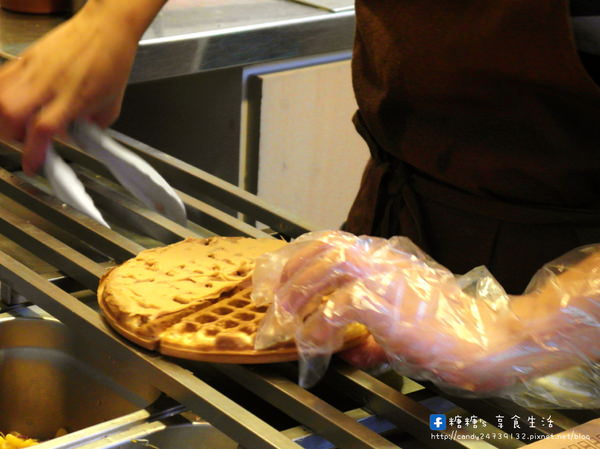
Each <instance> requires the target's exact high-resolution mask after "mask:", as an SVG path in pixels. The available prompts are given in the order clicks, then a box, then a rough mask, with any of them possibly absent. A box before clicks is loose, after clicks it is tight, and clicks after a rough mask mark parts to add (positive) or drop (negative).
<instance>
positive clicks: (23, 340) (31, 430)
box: [0, 314, 159, 439]
mask: <svg viewBox="0 0 600 449" xmlns="http://www.w3.org/2000/svg"><path fill="white" fill-rule="evenodd" d="M80 337H81V336H78V335H77V334H74V333H73V332H71V331H70V330H69V329H68V328H67V327H66V326H65V325H63V324H61V323H59V322H57V321H56V320H53V319H42V318H37V319H36V318H33V319H31V318H18V317H12V316H8V315H7V314H4V315H3V316H2V317H1V318H0V378H1V381H0V410H2V413H0V429H3V430H4V431H9V430H15V431H18V432H21V433H23V434H24V435H28V436H30V437H35V438H41V439H48V438H52V437H54V435H55V434H56V431H57V430H59V429H60V428H65V429H67V430H68V431H75V430H78V429H82V428H84V427H87V426H90V425H92V424H96V423H100V422H103V421H105V420H108V419H111V418H116V417H118V416H120V415H124V414H126V413H130V412H132V411H134V410H137V409H139V408H140V407H145V406H147V405H148V404H150V403H151V402H152V401H154V400H155V399H156V398H157V397H158V394H159V392H158V390H156V389H155V388H153V387H152V386H151V385H150V384H148V383H142V382H139V381H138V380H137V379H136V377H135V371H132V366H131V364H130V363H127V362H124V363H122V364H119V365H118V366H115V365H114V364H113V361H112V357H111V355H110V354H107V353H101V352H95V351H89V347H88V346H87V343H88V342H87V340H85V339H82V338H80ZM132 374H133V375H132Z"/></svg>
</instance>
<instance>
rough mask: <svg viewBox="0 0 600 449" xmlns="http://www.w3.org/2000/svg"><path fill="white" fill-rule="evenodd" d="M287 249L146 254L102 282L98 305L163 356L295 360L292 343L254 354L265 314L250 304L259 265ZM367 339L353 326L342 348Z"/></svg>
mask: <svg viewBox="0 0 600 449" xmlns="http://www.w3.org/2000/svg"><path fill="white" fill-rule="evenodd" d="M285 244H286V242H284V241H281V240H276V239H252V238H245V237H211V238H207V239H186V240H184V241H181V242H179V243H175V244H173V245H168V246H165V247H161V248H154V249H150V250H145V251H142V252H141V253H140V254H139V255H138V256H137V257H135V258H133V259H130V260H129V261H127V262H125V263H123V264H122V265H119V266H118V267H115V268H113V269H112V270H110V271H109V272H108V273H107V274H106V275H105V276H104V277H103V278H102V279H101V281H100V285H99V287H98V302H99V304H100V308H101V310H102V312H103V315H104V316H105V318H106V320H107V321H108V323H109V324H110V325H111V326H112V327H113V328H114V329H115V330H116V331H117V332H119V333H120V334H121V335H123V336H124V337H125V338H127V339H129V340H131V341H133V342H134V343H136V344H138V345H140V346H143V347H145V348H147V349H151V350H156V351H158V352H160V353H162V354H165V355H169V356H174V357H180V358H185V359H191V360H200V361H209V362H219V363H271V362H281V361H289V360H296V359H297V358H298V354H297V351H296V346H295V343H294V342H293V341H290V342H285V343H281V344H279V345H278V346H275V347H271V348H268V349H262V350H259V351H257V350H255V349H254V339H255V336H256V332H257V329H258V325H259V323H260V322H261V320H262V319H263V317H264V315H265V313H266V309H267V307H266V306H260V307H258V306H256V305H255V304H254V303H253V302H252V300H251V298H250V293H251V276H252V271H253V269H254V261H255V259H256V257H258V256H259V255H261V254H263V253H266V252H271V251H275V250H277V249H279V248H281V247H282V246H284V245H285ZM367 335H368V333H367V331H366V329H365V328H364V327H363V326H361V325H358V324H357V325H352V326H349V327H348V328H347V330H346V334H345V337H346V338H345V345H344V348H349V347H351V346H354V345H356V344H358V343H360V342H362V341H363V340H364V339H365V338H366V337H367Z"/></svg>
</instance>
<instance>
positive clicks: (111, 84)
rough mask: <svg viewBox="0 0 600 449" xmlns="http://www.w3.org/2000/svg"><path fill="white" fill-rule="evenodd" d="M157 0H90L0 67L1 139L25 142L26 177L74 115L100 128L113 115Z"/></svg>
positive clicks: (24, 166) (40, 162)
mask: <svg viewBox="0 0 600 449" xmlns="http://www.w3.org/2000/svg"><path fill="white" fill-rule="evenodd" d="M163 3H164V1H163V0H128V1H127V2H123V1H122V0H105V1H99V0H89V1H88V2H87V3H86V5H85V6H84V7H83V9H82V10H81V11H80V12H79V13H77V15H75V16H74V17H73V18H71V19H70V20H67V21H66V22H64V23H63V24H62V25H60V26H58V27H57V28H55V29H54V30H52V31H51V32H49V33H48V34H46V35H45V36H44V37H42V38H41V39H39V40H38V41H37V42H35V43H34V44H32V45H31V46H30V47H29V48H28V49H27V50H26V51H25V52H23V54H22V55H20V57H19V58H18V59H15V60H12V61H10V62H7V63H5V64H3V65H2V66H1V67H0V137H2V138H4V139H7V140H14V141H18V142H24V147H23V169H24V170H25V172H26V173H27V174H33V173H34V172H36V171H38V170H39V169H40V167H41V166H42V164H43V162H44V159H45V153H46V148H48V146H49V143H50V140H51V139H52V138H53V137H56V136H58V135H61V134H63V135H64V133H65V132H66V130H67V127H68V125H69V124H70V123H71V122H72V121H73V120H75V119H76V118H85V119H87V120H89V121H92V122H94V123H97V124H98V125H99V126H101V127H106V126H108V125H110V124H111V123H112V122H113V121H114V120H115V119H116V118H117V116H118V114H119V112H120V108H121V102H122V98H123V93H124V91H125V87H126V84H127V80H128V78H129V73H130V71H131V66H132V63H133V60H134V57H135V53H136V50H137V43H138V40H139V38H140V37H141V35H142V33H143V31H144V30H145V28H146V27H147V26H148V25H149V23H150V22H151V20H152V18H153V17H154V16H155V14H156V13H157V12H158V10H159V9H160V6H162V4H163Z"/></svg>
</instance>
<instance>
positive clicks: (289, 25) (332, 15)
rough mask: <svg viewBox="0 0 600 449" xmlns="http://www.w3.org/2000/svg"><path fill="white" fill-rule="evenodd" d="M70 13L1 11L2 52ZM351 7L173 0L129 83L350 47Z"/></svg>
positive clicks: (269, 0) (277, 0)
mask: <svg viewBox="0 0 600 449" xmlns="http://www.w3.org/2000/svg"><path fill="white" fill-rule="evenodd" d="M66 19H67V16H36V15H26V14H15V13H11V12H7V11H3V10H0V54H3V55H4V56H5V57H7V56H8V57H10V56H15V55H18V54H19V53H21V52H22V51H23V50H24V49H25V48H27V46H28V45H30V44H31V43H32V42H33V41H35V40H36V39H37V38H39V37H40V36H42V35H43V34H44V33H46V32H48V31H49V30H51V29H52V28H53V27H55V26H57V25H59V24H60V23H62V22H63V21H64V20H66ZM353 35H354V12H353V11H352V10H347V11H341V12H330V11H327V10H325V9H320V8H317V7H313V6H308V5H304V4H300V3H297V2H294V1H292V0H202V1H199V0H170V1H169V2H168V3H167V4H166V5H165V7H164V8H163V10H162V11H161V12H160V13H159V15H158V16H157V17H156V19H155V20H154V22H153V23H152V25H151V26H150V27H149V28H148V30H147V31H146V33H145V34H144V36H143V38H142V40H141V42H140V48H139V51H138V55H137V59H136V63H135V65H134V68H133V72H132V77H131V82H140V81H149V80H158V79H165V78H170V77H173V76H179V75H189V74H193V73H198V72H202V71H206V70H213V69H219V68H225V67H234V66H244V65H249V64H255V63H262V62H267V61H273V60H277V59H284V58H298V57H308V56H314V55H319V54H324V53H330V52H337V51H343V50H348V49H350V48H351V46H352V39H353Z"/></svg>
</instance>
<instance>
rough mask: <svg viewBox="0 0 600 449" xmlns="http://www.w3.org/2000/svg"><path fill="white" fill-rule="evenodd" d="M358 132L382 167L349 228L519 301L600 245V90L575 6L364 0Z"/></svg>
mask: <svg viewBox="0 0 600 449" xmlns="http://www.w3.org/2000/svg"><path fill="white" fill-rule="evenodd" d="M356 11H357V33H356V35H357V38H356V45H355V52H354V58H353V68H354V87H355V91H356V96H357V101H358V104H359V112H358V113H357V114H356V116H355V119H354V121H355V124H356V126H357V129H358V131H359V132H360V134H361V135H362V136H363V138H364V139H365V140H366V141H367V143H368V145H369V148H370V150H371V156H372V157H371V159H370V161H369V162H368V164H367V167H366V169H365V172H364V174H363V179H362V183H361V187H360V190H359V193H358V195H357V198H356V200H355V202H354V204H353V207H352V209H351V211H350V214H349V216H348V220H347V222H346V223H345V225H344V229H346V230H348V231H350V232H353V233H356V234H369V235H378V236H383V237H389V236H392V235H406V236H408V237H410V238H411V239H412V240H413V241H415V242H416V243H417V244H418V245H420V246H421V247H422V248H424V249H425V250H426V251H428V252H429V254H431V255H432V256H433V257H434V258H435V259H436V260H438V261H439V262H440V263H442V264H443V265H445V266H447V267H448V268H450V269H452V270H453V271H454V272H456V273H462V272H465V271H467V270H469V269H471V268H473V267H475V266H477V265H486V266H487V267H488V268H489V269H490V270H491V271H492V273H493V274H494V275H495V276H496V277H497V278H498V280H499V281H500V282H501V283H502V285H503V286H504V287H505V288H506V289H507V291H509V292H510V293H519V292H521V291H522V290H523V289H524V288H525V286H526V284H527V282H528V280H529V279H530V278H531V276H532V275H533V274H534V273H535V271H536V270H537V269H538V268H539V267H541V265H542V264H543V263H545V262H548V261H550V260H552V259H554V258H556V257H557V256H559V255H561V254H563V253H565V252H566V251H568V250H570V249H572V248H575V247H577V246H580V245H582V244H587V243H600V125H599V123H600V87H598V85H596V84H595V83H594V81H593V80H592V78H591V77H590V76H589V74H588V73H587V72H586V70H585V68H584V67H583V65H582V63H581V60H580V59H579V57H578V54H577V51H576V48H575V45H574V42H573V39H572V33H571V30H570V23H569V12H568V5H567V2H566V0H526V1H525V0H448V1H446V2H440V1H439V0H419V1H416V0H375V1H373V0H357V2H356Z"/></svg>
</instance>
